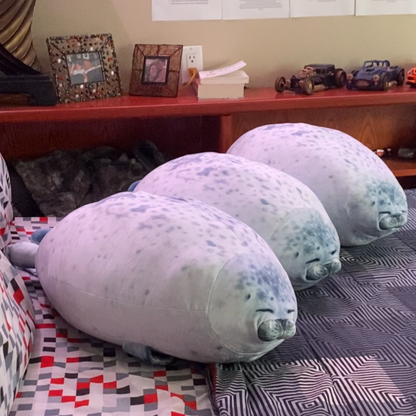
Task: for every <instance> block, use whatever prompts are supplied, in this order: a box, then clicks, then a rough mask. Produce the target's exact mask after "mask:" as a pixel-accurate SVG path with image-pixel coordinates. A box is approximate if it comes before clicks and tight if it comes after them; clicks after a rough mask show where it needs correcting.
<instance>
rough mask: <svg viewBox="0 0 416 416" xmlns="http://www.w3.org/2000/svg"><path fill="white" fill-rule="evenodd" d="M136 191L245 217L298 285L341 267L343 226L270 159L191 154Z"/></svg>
mask: <svg viewBox="0 0 416 416" xmlns="http://www.w3.org/2000/svg"><path fill="white" fill-rule="evenodd" d="M135 191H136V192H137V191H138V192H140V191H145V192H149V193H152V194H156V195H164V196H173V197H183V198H194V199H198V200H200V201H202V202H204V203H206V204H208V205H211V206H213V207H216V208H219V209H221V210H222V211H224V212H226V213H227V214H230V215H231V216H233V217H234V218H236V219H238V220H239V221H242V222H244V223H245V224H247V225H248V226H250V227H251V228H252V229H253V230H254V231H256V232H257V233H258V234H259V235H260V236H261V237H262V238H263V239H264V240H265V241H266V242H267V243H268V244H269V246H270V247H271V249H272V250H273V252H274V253H275V254H276V256H277V258H278V259H279V260H280V262H281V263H282V266H283V267H284V269H285V270H286V272H287V273H288V275H289V278H290V280H291V282H292V285H293V288H294V289H295V290H301V289H306V288H308V287H311V286H313V285H315V284H316V283H318V282H319V281H321V280H322V279H323V278H325V277H327V276H329V275H331V274H334V273H336V272H338V271H339V269H340V267H341V263H340V261H339V250H340V243H339V238H338V235H337V232H336V230H335V227H334V225H333V224H332V222H331V220H330V218H329V217H328V214H327V213H326V211H325V209H324V207H323V206H322V204H321V202H320V201H319V199H318V198H317V196H316V195H315V194H314V193H313V192H312V191H311V190H310V189H309V188H308V187H307V186H305V185H304V184H303V183H301V182H300V181H298V180H297V179H295V178H293V177H291V176H289V175H287V174H286V173H283V172H280V171H278V170H277V169H274V168H272V167H270V166H267V165H265V164H264V163H259V162H252V161H250V160H247V159H244V158H242V157H239V156H233V155H227V154H220V153H210V152H207V153H199V154H192V155H187V156H183V157H180V158H178V159H174V160H171V161H169V162H167V163H165V164H163V165H161V166H159V167H158V168H156V169H154V170H153V171H152V172H150V173H148V174H147V175H146V176H145V178H144V179H142V180H141V181H140V182H139V184H138V185H137V186H136V188H135Z"/></svg>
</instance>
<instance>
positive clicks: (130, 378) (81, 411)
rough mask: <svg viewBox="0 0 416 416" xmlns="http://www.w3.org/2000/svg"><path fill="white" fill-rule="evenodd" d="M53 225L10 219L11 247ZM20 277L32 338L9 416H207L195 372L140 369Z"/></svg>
mask: <svg viewBox="0 0 416 416" xmlns="http://www.w3.org/2000/svg"><path fill="white" fill-rule="evenodd" d="M55 224H56V219H55V218H32V219H30V218H25V219H24V218H17V219H16V220H15V222H14V227H12V228H11V234H12V240H13V241H18V240H21V241H24V240H28V236H29V235H30V234H32V232H33V231H34V230H35V229H39V228H48V227H50V226H54V225H55ZM21 273H22V274H23V277H24V279H25V282H26V286H27V288H28V291H29V293H30V296H31V298H32V301H33V305H34V308H35V317H36V333H35V342H34V347H33V351H32V354H31V358H30V361H29V366H28V369H27V373H26V376H25V378H24V381H23V383H22V384H21V386H20V388H19V392H18V394H17V397H16V400H15V402H14V404H13V407H12V410H11V411H10V413H9V416H72V415H75V416H105V415H113V416H123V415H133V414H134V415H151V416H154V415H158V416H184V415H196V416H211V415H213V412H212V408H211V403H210V399H209V395H208V386H207V383H206V381H205V378H204V376H203V374H202V367H201V366H198V365H197V364H190V363H185V362H183V363H180V364H178V365H176V366H169V367H151V366H146V365H142V364H140V363H139V362H138V361H137V360H136V359H134V358H133V357H132V356H130V355H128V354H126V353H125V352H124V351H123V350H122V349H121V347H118V346H115V345H113V344H109V343H106V342H103V341H100V340H98V339H95V338H91V337H90V336H88V335H86V334H84V333H82V332H80V331H78V330H76V329H75V328H73V327H71V326H70V325H68V324H67V323H66V322H65V321H64V320H63V319H62V318H61V317H60V316H59V315H58V313H57V312H56V311H55V310H54V309H53V308H52V307H51V305H50V304H49V301H48V299H47V298H46V297H45V293H44V292H43V290H42V287H41V286H40V283H39V281H38V280H37V278H36V277H34V276H33V275H30V274H28V273H25V272H21Z"/></svg>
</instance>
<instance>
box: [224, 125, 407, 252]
mask: <svg viewBox="0 0 416 416" xmlns="http://www.w3.org/2000/svg"><path fill="white" fill-rule="evenodd" d="M228 153H230V154H233V155H239V156H242V157H246V158H248V159H250V160H255V161H259V162H263V163H266V164H268V165H270V166H273V167H275V168H277V169H279V170H282V171H283V172H286V173H288V174H289V175H291V176H293V177H295V178H296V179H298V180H299V181H301V182H302V183H304V184H305V185H306V186H308V187H309V188H310V189H311V190H312V191H313V192H314V193H315V194H316V195H317V196H318V198H319V199H320V201H321V202H322V204H323V206H324V207H325V209H326V211H327V213H328V215H329V217H330V218H331V220H332V222H333V224H334V225H335V228H336V230H337V232H338V234H339V237H340V241H341V245H343V246H357V245H363V244H367V243H370V242H372V241H374V240H376V239H378V238H380V237H384V236H385V235H388V234H390V233H392V232H394V231H396V230H397V229H399V228H400V227H402V226H403V225H404V224H405V223H406V221H407V202H406V197H405V194H404V191H403V189H402V187H401V186H400V184H399V183H398V181H397V179H396V178H395V177H394V175H393V173H392V172H391V171H390V169H389V168H388V167H387V166H386V164H385V163H384V162H383V161H382V160H380V158H379V157H378V156H376V155H375V154H374V153H373V152H372V151H371V150H370V149H368V148H367V147H366V146H364V145H363V144H362V143H360V142H359V141H358V140H355V139H354V138H352V137H351V136H349V135H347V134H345V133H343V132H341V131H338V130H334V129H329V128H323V127H318V126H312V125H308V124H303V123H294V124H271V125H267V126H262V127H258V128H256V129H253V130H251V131H249V132H247V133H246V134H244V135H242V136H241V137H240V138H239V139H238V140H237V141H236V142H235V143H234V144H233V145H232V146H231V147H230V149H229V150H228Z"/></svg>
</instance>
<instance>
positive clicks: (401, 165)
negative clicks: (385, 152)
mask: <svg viewBox="0 0 416 416" xmlns="http://www.w3.org/2000/svg"><path fill="white" fill-rule="evenodd" d="M383 160H384V162H385V163H386V165H387V166H388V167H389V168H390V170H391V171H392V172H393V174H394V176H396V178H400V177H405V176H415V175H416V160H415V159H414V160H412V159H398V158H386V159H383Z"/></svg>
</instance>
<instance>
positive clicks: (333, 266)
mask: <svg viewBox="0 0 416 416" xmlns="http://www.w3.org/2000/svg"><path fill="white" fill-rule="evenodd" d="M325 267H326V268H327V269H328V271H329V274H330V275H331V274H335V273H338V272H339V271H340V270H341V267H342V266H341V262H340V261H339V259H334V260H332V261H331V262H329V263H326V264H325Z"/></svg>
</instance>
